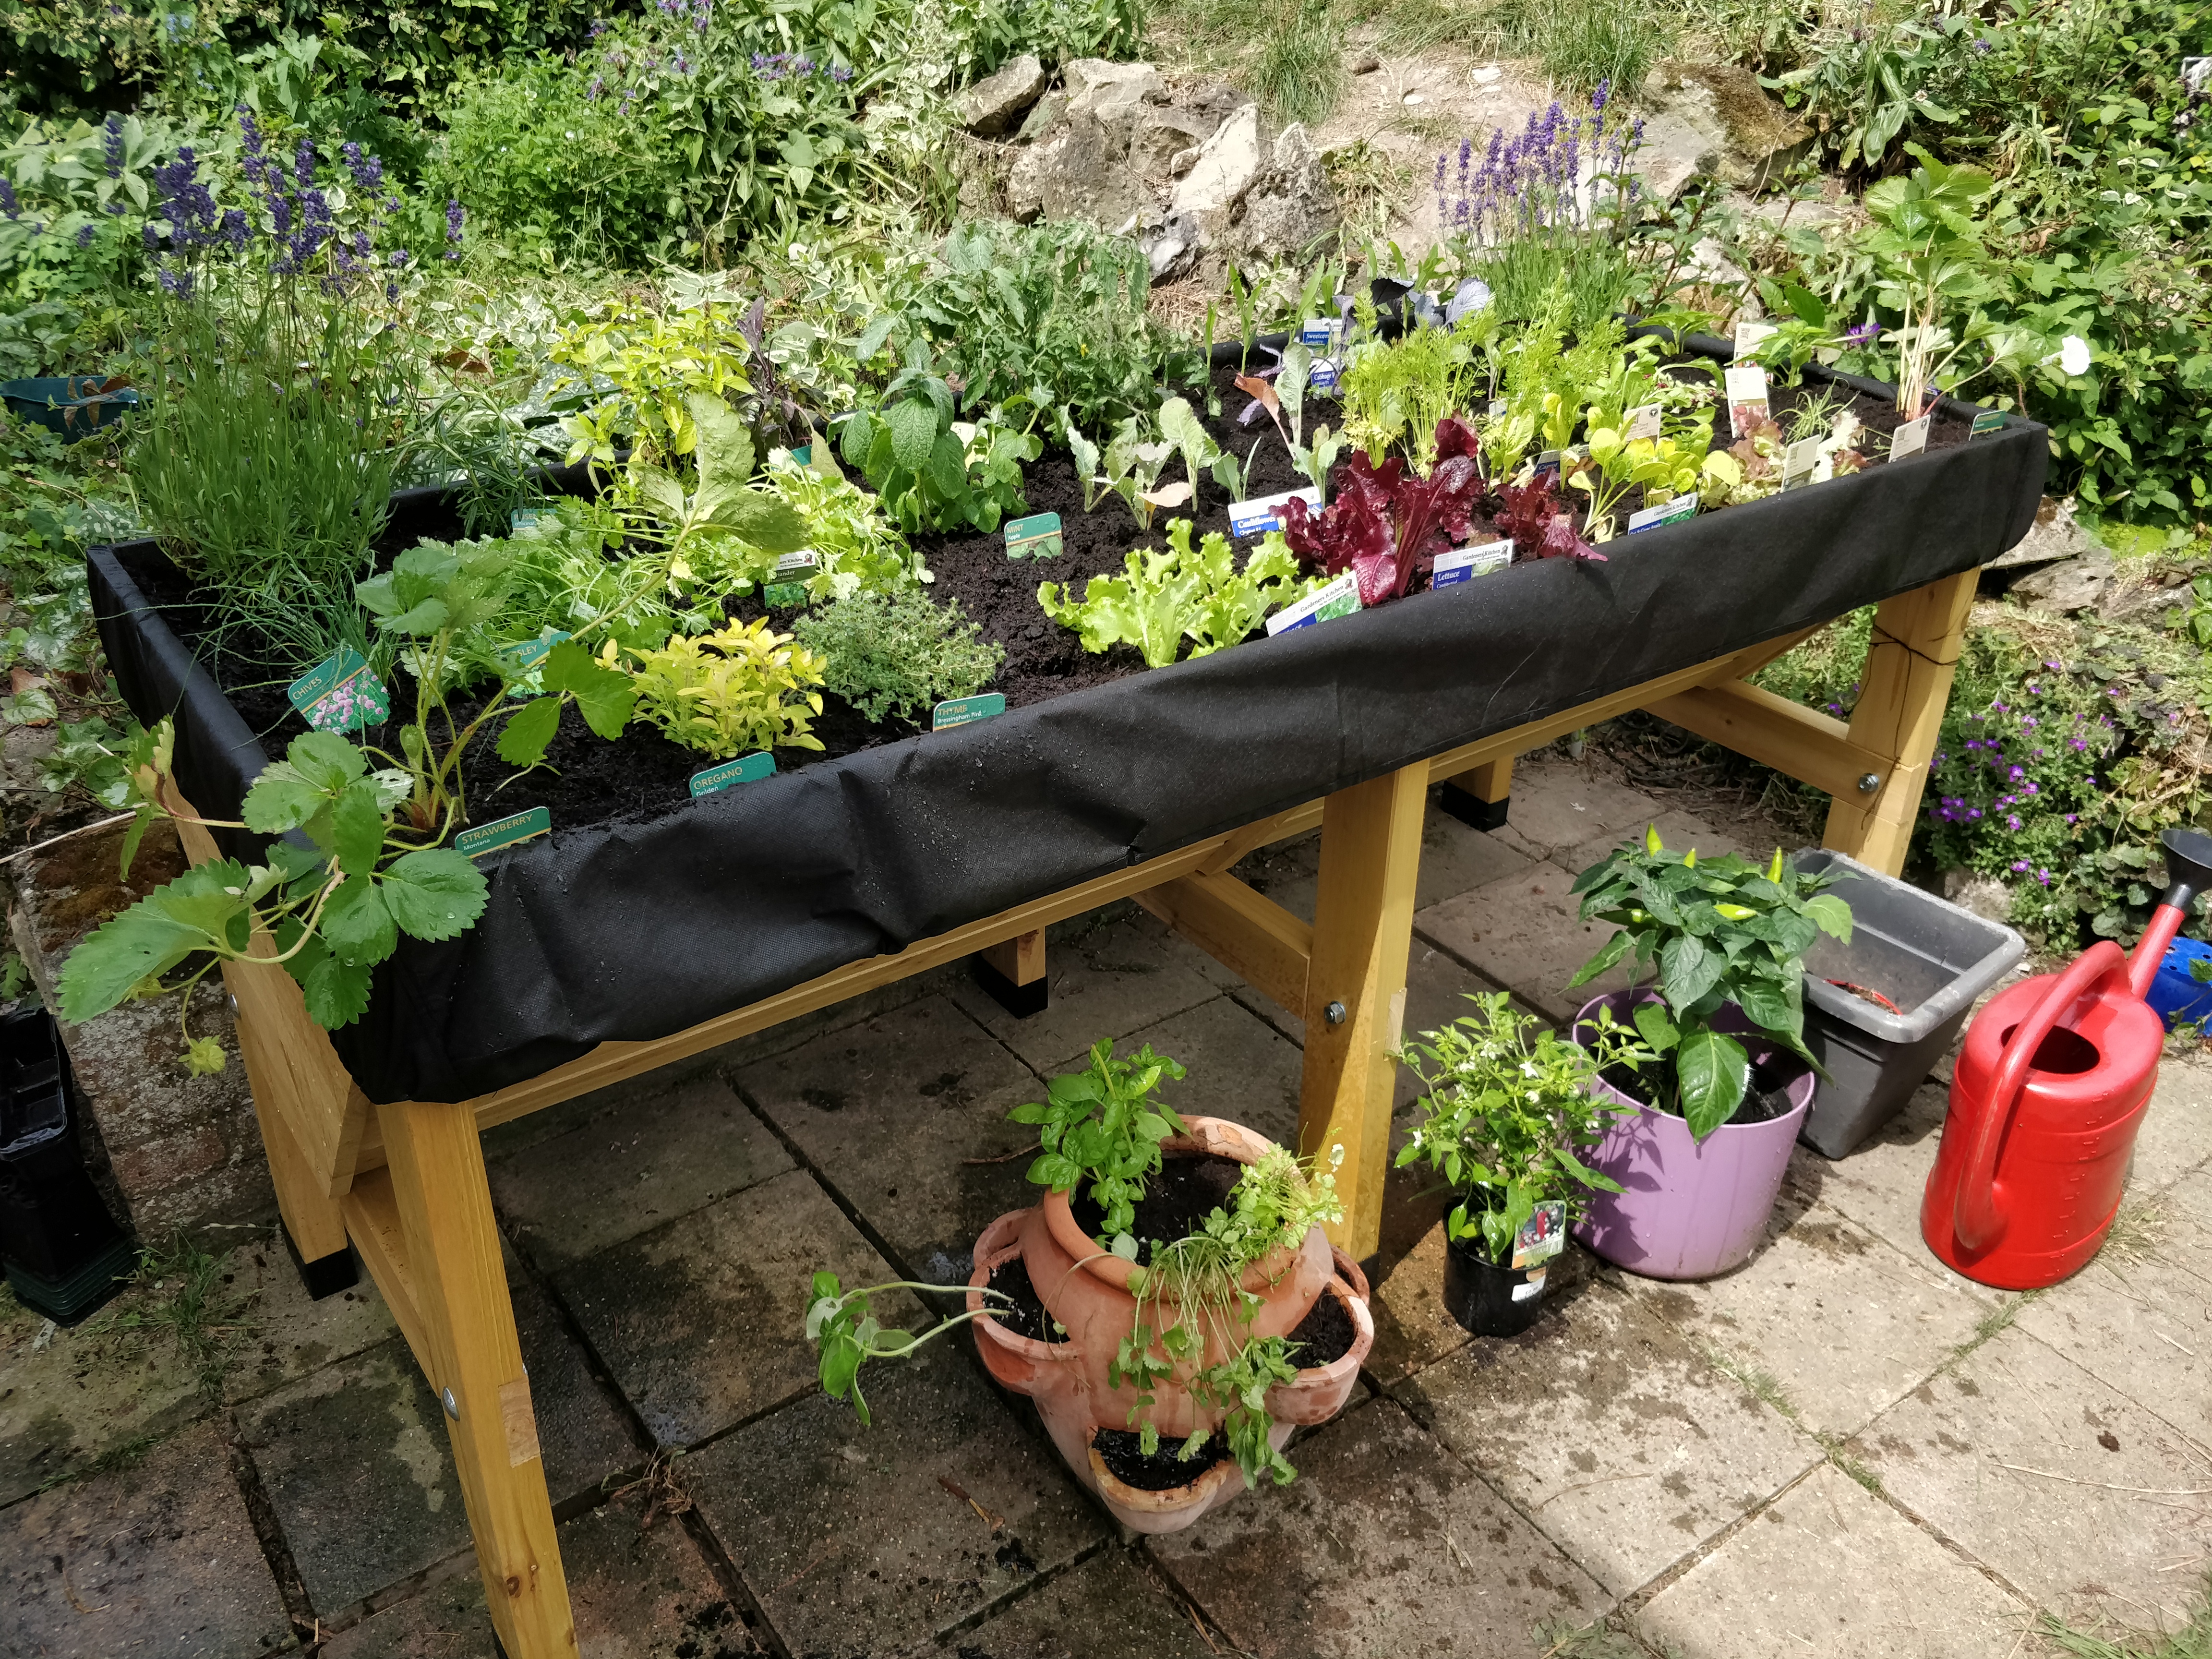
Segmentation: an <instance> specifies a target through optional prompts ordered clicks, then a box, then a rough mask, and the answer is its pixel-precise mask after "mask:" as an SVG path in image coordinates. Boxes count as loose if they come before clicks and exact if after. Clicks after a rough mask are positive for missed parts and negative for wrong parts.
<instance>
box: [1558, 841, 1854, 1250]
mask: <svg viewBox="0 0 2212 1659" xmlns="http://www.w3.org/2000/svg"><path fill="white" fill-rule="evenodd" d="M1827 884H1828V880H1827V878H1826V877H1825V876H1821V875H1809V874H1804V873H1801V872H1798V871H1796V870H1793V869H1792V868H1790V866H1789V865H1788V864H1787V863H1786V862H1785V861H1784V859H1783V856H1782V854H1781V852H1780V850H1779V849H1777V851H1776V853H1775V854H1774V858H1773V860H1772V862H1771V863H1770V864H1769V865H1767V866H1766V867H1765V868H1764V869H1761V868H1760V867H1759V866H1758V865H1756V864H1753V863H1752V862H1750V861H1749V860H1746V859H1741V858H1739V857H1737V856H1736V855H1735V854H1723V855H1722V856H1720V857H1718V858H1712V859H1705V860H1700V859H1699V857H1698V855H1697V853H1696V851H1695V850H1694V849H1693V850H1692V851H1690V852H1687V853H1675V852H1670V851H1669V850H1668V848H1666V847H1665V846H1663V845H1662V843H1661V842H1660V840H1659V834H1658V831H1657V830H1656V829H1647V830H1646V831H1645V833H1644V840H1643V842H1642V843H1641V844H1640V845H1638V844H1631V845H1629V846H1626V847H1623V848H1619V849H1617V850H1616V851H1614V852H1613V853H1612V854H1609V855H1608V856H1607V857H1606V858H1605V859H1604V860H1601V862H1599V863H1597V864H1595V865H1592V866H1590V867H1589V869H1587V870H1585V871H1583V872H1582V874H1581V875H1580V876H1578V877H1577V878H1576V879H1575V884H1574V891H1576V892H1577V893H1579V894H1581V895H1582V916H1583V920H1584V921H1610V922H1613V923H1615V924H1617V925H1618V926H1619V927H1620V932H1618V933H1614V934H1613V936H1612V937H1611V938H1609V939H1607V940H1606V942H1605V944H1604V945H1602V946H1601V947H1600V949H1599V951H1598V952H1597V954H1596V955H1595V956H1594V957H1591V958H1590V959H1589V961H1588V962H1587V963H1583V968H1582V971H1581V972H1580V973H1578V974H1577V975H1575V977H1574V979H1573V980H1572V981H1571V984H1570V987H1569V988H1572V987H1573V986H1577V985H1585V984H1588V983H1589V981H1591V980H1594V979H1595V978H1597V977H1598V975H1601V974H1603V973H1605V972H1607V970H1608V969H1612V968H1613V967H1615V966H1616V965H1618V964H1619V963H1622V962H1624V961H1626V960H1628V959H1629V958H1631V957H1633V958H1634V961H1635V963H1636V968H1637V975H1636V977H1637V979H1638V981H1642V980H1643V979H1644V976H1645V975H1656V977H1655V978H1654V980H1653V982H1652V983H1651V984H1650V985H1649V986H1644V985H1642V984H1640V983H1639V984H1638V987H1636V988H1632V989H1630V990H1626V991H1614V992H1611V993H1608V994H1606V995H1604V996H1601V997H1599V998H1597V999H1596V1000H1594V1001H1592V1002H1590V1003H1589V1004H1587V1005H1586V1006H1584V1007H1583V1010H1582V1012H1580V1013H1579V1014H1577V1016H1576V1019H1575V1027H1574V1037H1575V1041H1576V1042H1578V1043H1581V1044H1583V1046H1585V1047H1591V1048H1595V1043H1596V1042H1597V1040H1598V1034H1599V1032H1600V1031H1601V1029H1602V1027H1601V1024H1600V1011H1601V1010H1604V1011H1607V1012H1610V1013H1611V1014H1612V1015H1613V1017H1614V1018H1620V1017H1622V1016H1624V1015H1625V1016H1626V1017H1627V1018H1629V1019H1630V1020H1632V1022H1633V1023H1634V1024H1635V1027H1636V1030H1637V1031H1638V1034H1639V1035H1640V1036H1642V1037H1643V1039H1644V1042H1645V1043H1646V1044H1647V1045H1648V1046H1649V1048H1650V1049H1651V1051H1652V1055H1653V1057H1652V1058H1651V1059H1650V1060H1647V1061H1645V1062H1644V1065H1643V1066H1640V1067H1639V1068H1636V1069H1633V1070H1632V1069H1628V1068H1626V1067H1620V1066H1610V1065H1608V1066H1607V1067H1606V1068H1605V1070H1604V1074H1603V1076H1602V1078H1601V1082H1600V1085H1599V1086H1600V1087H1601V1088H1602V1089H1604V1090H1606V1091H1607V1092H1608V1093H1610V1094H1611V1095H1612V1096H1613V1098H1614V1099H1615V1100H1616V1101H1617V1102H1618V1103H1620V1104H1622V1105H1624V1106H1626V1107H1628V1108H1630V1109H1631V1113H1630V1115H1627V1116H1626V1117H1623V1118H1621V1119H1620V1120H1618V1121H1616V1122H1615V1123H1614V1125H1613V1127H1612V1128H1611V1129H1609V1130H1608V1131H1607V1134H1606V1136H1605V1139H1603V1140H1602V1141H1601V1143H1600V1144H1599V1145H1598V1146H1597V1147H1596V1148H1595V1150H1594V1151H1593V1152H1592V1153H1591V1155H1590V1160H1589V1161H1590V1164H1591V1165H1592V1166H1593V1167H1594V1168H1595V1169H1596V1170H1600V1171H1601V1173H1603V1174H1604V1175H1605V1176H1607V1178H1608V1179H1609V1180H1610V1181H1612V1182H1613V1183H1615V1190H1613V1191H1612V1192H1607V1193H1601V1194H1599V1195H1598V1196H1597V1197H1595V1199H1593V1200H1592V1201H1591V1202H1590V1204H1589V1208H1588V1210H1587V1211H1586V1212H1585V1213H1584V1215H1583V1220H1582V1222H1581V1225H1579V1226H1578V1227H1577V1229H1576V1237H1578V1238H1580V1239H1581V1240H1582V1241H1583V1243H1585V1244H1587V1245H1589V1248H1590V1249H1593V1250H1595V1251H1596V1252H1597V1254H1598V1255H1601V1256H1603V1257H1604V1258H1605V1259H1606V1260H1607V1261H1611V1262H1613V1263H1615V1264H1616V1265H1618V1266H1620V1267H1626V1268H1627V1269H1629V1270H1630V1271H1631V1272H1632V1273H1644V1274H1647V1275H1649V1276H1650V1277H1652V1278H1655V1279H1706V1278H1711V1276H1712V1275H1714V1274H1716V1273H1726V1272H1727V1271H1729V1269H1730V1268H1731V1267H1738V1266H1740V1265H1741V1263H1742V1262H1743V1261H1745V1260H1746V1259H1747V1257H1748V1256H1749V1255H1751V1252H1752V1249H1753V1246H1754V1245H1756V1244H1757V1243H1758V1242H1759V1235H1760V1233H1761V1232H1762V1231H1763V1230H1764V1229H1765V1225H1766V1218H1767V1214H1768V1212H1770V1211H1771V1210H1772V1209H1773V1207H1774V1200H1775V1196H1776V1194H1778V1193H1779V1192H1780V1191H1781V1189H1782V1175H1783V1171H1784V1169H1786V1168H1787V1167H1788V1165H1789V1162H1790V1147H1791V1146H1792V1145H1793V1144H1794V1143H1795V1142H1796V1138H1797V1131H1798V1129H1799V1127H1801V1126H1802V1124H1803V1122H1804V1120H1805V1114H1806V1111H1807V1110H1808V1109H1809V1108H1810V1106H1811V1105H1812V1103H1813V1088H1814V1073H1815V1071H1816V1070H1817V1069H1818V1068H1817V1065H1816V1062H1815V1061H1814V1059H1813V1056H1812V1054H1810V1053H1809V1052H1808V1050H1807V1048H1806V1047H1805V1036H1804V1024H1805V1009H1804V956H1805V952H1806V951H1808V949H1810V948H1811V946H1812V944H1813V941H1814V939H1817V938H1818V937H1819V936H1820V934H1821V933H1828V934H1830V935H1832V936H1833V937H1834V938H1835V939H1838V940H1840V941H1842V942H1844V943H1846V944H1848V943H1849V942H1850V934H1851V912H1850V906H1849V905H1847V904H1845V903H1844V902H1843V900H1841V899H1839V898H1838V897H1837V896H1835V895H1834V894H1832V893H1829V892H1826V891H1824V889H1825V888H1826V886H1827Z"/></svg>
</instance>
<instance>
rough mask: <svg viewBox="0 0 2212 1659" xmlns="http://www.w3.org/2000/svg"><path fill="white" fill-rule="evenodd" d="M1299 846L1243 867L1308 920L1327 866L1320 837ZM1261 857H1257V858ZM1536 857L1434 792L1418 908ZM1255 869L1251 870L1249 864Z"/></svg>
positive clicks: (1424, 831) (1424, 829)
mask: <svg viewBox="0 0 2212 1659" xmlns="http://www.w3.org/2000/svg"><path fill="white" fill-rule="evenodd" d="M1285 848H1294V849H1296V850H1294V851H1285V850H1282V849H1279V848H1268V849H1267V854H1255V855H1254V858H1253V859H1252V860H1247V861H1246V863H1244V864H1240V865H1239V866H1237V873H1238V874H1239V876H1240V877H1243V878H1244V879H1246V880H1248V881H1249V882H1250V884H1251V885H1252V886H1253V887H1254V888H1255V890H1258V891H1260V892H1262V893H1265V894H1266V895H1267V896H1268V897H1269V898H1271V899H1273V900H1274V901H1275V902H1276V903H1278V904H1279V905H1281V906H1282V907H1283V908H1285V910H1288V911H1289V912H1291V915H1295V916H1297V917H1298V918H1299V919H1301V920H1302V921H1312V920H1313V918H1314V895H1315V891H1316V887H1317V885H1318V881H1319V875H1320V870H1321V842H1320V838H1319V837H1318V836H1315V837H1312V838H1310V840H1309V839H1305V838H1301V840H1300V841H1298V842H1288V843H1285ZM1255 860H1256V861H1255ZM1533 862H1534V860H1532V859H1530V858H1529V857H1528V854H1526V853H1524V852H1522V851H1519V850H1517V849H1516V848H1514V847H1513V846H1512V845H1510V844H1509V843H1508V842H1505V841H1503V840H1501V839H1500V838H1499V837H1498V836H1496V835H1493V834H1486V833H1485V832H1484V831H1482V830H1480V829H1473V828H1470V827H1469V826H1468V825H1467V824H1464V823H1461V822H1460V821H1459V820H1458V819H1457V818H1455V817H1453V816H1452V815H1451V814H1450V813H1449V812H1447V811H1444V809H1443V807H1441V806H1439V805H1437V802H1436V799H1435V797H1434V796H1433V795H1432V796H1431V798H1430V800H1429V805H1428V811H1427V816H1426V817H1424V818H1423V820H1422V823H1421V867H1420V872H1419V875H1418V876H1417V877H1416V878H1415V882H1414V887H1413V903H1414V906H1415V908H1426V907H1427V906H1429V905H1431V904H1438V903H1441V902H1443V901H1444V900H1445V899H1448V898H1452V897H1455V896H1457V895H1459V894H1461V893H1464V892H1468V891H1470V890H1473V889H1474V888H1477V887H1480V886H1483V885H1485V884H1487V883H1490V882H1493V881H1498V880H1500V879H1502V878H1504V877H1507V876H1511V875H1517V874H1519V873H1520V872H1522V871H1523V870H1525V869H1527V868H1528V866H1529V865H1530V864H1531V863H1533ZM1248 868H1249V870H1250V872H1251V874H1250V875H1249V876H1248V875H1246V874H1245V872H1246V871H1247V869H1248Z"/></svg>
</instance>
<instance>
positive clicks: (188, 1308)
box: [84, 1237, 260, 1468]
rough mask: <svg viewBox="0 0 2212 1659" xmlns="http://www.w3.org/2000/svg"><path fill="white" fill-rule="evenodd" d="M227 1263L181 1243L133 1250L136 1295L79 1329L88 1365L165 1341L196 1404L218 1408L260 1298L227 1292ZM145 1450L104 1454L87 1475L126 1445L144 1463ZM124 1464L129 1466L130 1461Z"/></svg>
mask: <svg viewBox="0 0 2212 1659" xmlns="http://www.w3.org/2000/svg"><path fill="white" fill-rule="evenodd" d="M228 1259H229V1258H228V1253H226V1254H225V1255H219V1256H218V1255H210V1254H209V1253H208V1252H207V1251H205V1250H204V1249H200V1248H199V1246H197V1244H194V1243H191V1242H190V1241H189V1240H187V1239H185V1238H183V1237H176V1238H173V1239H171V1240H170V1241H169V1243H167V1244H163V1245H149V1246H147V1247H146V1248H145V1249H142V1250H140V1251H139V1253H138V1270H137V1273H133V1274H132V1275H131V1291H132V1292H135V1294H133V1295H131V1297H129V1298H128V1299H127V1300H126V1301H125V1302H124V1303H122V1304H118V1305H116V1306H113V1307H111V1308H109V1309H107V1310H106V1311H105V1312H102V1313H100V1314H99V1315H97V1316H94V1318H93V1319H92V1320H91V1321H90V1322H88V1324H87V1325H86V1326H85V1328H84V1335H85V1337H86V1338H87V1339H88V1340H89V1342H90V1346H89V1348H88V1361H87V1363H88V1364H93V1365H97V1364H102V1363H111V1364H118V1363H121V1362H122V1361H123V1360H124V1359H125V1358H126V1357H132V1358H135V1357H136V1356H137V1355H138V1354H141V1353H143V1352H145V1350H146V1348H147V1346H148V1345H149V1343H151V1342H152V1341H153V1340H155V1338H156V1337H157V1336H166V1337H167V1340H168V1341H169V1342H170V1343H171V1344H172V1345H173V1348H174V1351H175V1353H176V1356H177V1358H178V1361H179V1364H181V1365H182V1366H183V1367H184V1369H185V1370H186V1371H187V1372H188V1373H190V1375H191V1379H192V1383H193V1386H194V1387H195V1388H196V1389H197V1390H198V1391H199V1394H200V1395H201V1397H202V1398H203V1399H204V1400H205V1401H208V1403H210V1405H215V1404H220V1403H221V1401H222V1383H223V1378H224V1376H226V1375H227V1374H228V1371H229V1370H230V1364H231V1358H232V1356H233V1354H234V1352H235V1351H236V1349H237V1348H238V1346H239V1345H240V1342H241V1341H243V1340H244V1339H246V1337H247V1336H249V1335H251V1334H252V1333H253V1331H254V1330H255V1329H256V1328H257V1327H256V1326H255V1325H254V1323H253V1322H252V1321H251V1320H250V1319H249V1318H248V1317H247V1315H248V1314H249V1313H250V1312H251V1311H252V1306H253V1303H254V1301H255V1298H257V1297H258V1296H259V1295H260V1291H258V1290H251V1291H240V1290H237V1289H235V1288H234V1275H233V1274H231V1273H228V1272H226V1271H225V1263H226V1262H227V1261H228ZM150 1443H151V1441H150V1439H148V1440H145V1441H143V1442H137V1443H125V1445H124V1446H119V1447H117V1448H116V1449H114V1450H113V1451H111V1452H109V1453H106V1454H104V1455H103V1456H102V1458H101V1460H100V1463H96V1464H94V1468H100V1467H101V1466H102V1465H104V1464H105V1463H106V1460H107V1459H108V1458H111V1457H114V1456H117V1455H120V1454H121V1453H123V1452H125V1451H126V1450H128V1449H129V1448H130V1446H131V1445H132V1444H136V1445H137V1451H138V1454H140V1455H143V1452H144V1450H145V1448H146V1446H147V1445H149V1444H150ZM136 1461H137V1457H136V1455H134V1456H133V1457H132V1458H131V1462H136Z"/></svg>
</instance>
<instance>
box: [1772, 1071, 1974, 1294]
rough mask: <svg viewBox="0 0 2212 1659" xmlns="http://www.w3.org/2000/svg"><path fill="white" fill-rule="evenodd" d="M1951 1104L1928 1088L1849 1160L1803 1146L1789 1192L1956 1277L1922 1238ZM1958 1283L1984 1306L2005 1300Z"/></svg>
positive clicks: (1943, 1090) (1794, 1155) (1937, 1089)
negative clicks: (1925, 1199)
mask: <svg viewBox="0 0 2212 1659" xmlns="http://www.w3.org/2000/svg"><path fill="white" fill-rule="evenodd" d="M1949 1098H1950V1090H1949V1087H1948V1085H1943V1084H1938V1083H1925V1084H1923V1085H1921V1086H1920V1087H1919V1088H1917V1089H1915V1090H1914V1091H1912V1096H1911V1099H1910V1100H1908V1101H1907V1102H1906V1103H1905V1109H1904V1110H1902V1111H1901V1112H1899V1114H1898V1115H1896V1116H1895V1117H1893V1118H1892V1119H1891V1120H1890V1121H1889V1122H1888V1123H1887V1125H1886V1126H1885V1127H1882V1128H1881V1130H1879V1131H1878V1132H1877V1133H1875V1135H1874V1136H1872V1137H1871V1138H1870V1139H1869V1140H1868V1141H1867V1142H1866V1143H1865V1144H1864V1145H1863V1146H1861V1147H1860V1148H1859V1149H1858V1150H1857V1152H1853V1153H1852V1154H1851V1155H1850V1157H1849V1158H1836V1159H1829V1158H1823V1157H1821V1156H1820V1153H1818V1152H1814V1150H1813V1149H1812V1148H1811V1147H1809V1146H1804V1145H1802V1144H1800V1145H1799V1146H1796V1148H1795V1149H1794V1150H1793V1151H1792V1152H1790V1173H1789V1176H1788V1177H1787V1180H1786V1186H1787V1188H1788V1189H1789V1190H1790V1191H1791V1192H1794V1193H1795V1194H1797V1195H1798V1196H1799V1198H1800V1199H1801V1200H1803V1201H1804V1202H1807V1203H1815V1202H1817V1203H1820V1204H1824V1205H1826V1206H1827V1207H1828V1208H1830V1209H1832V1210H1836V1211H1839V1212H1841V1213H1843V1214H1844V1215H1846V1216H1849V1217H1850V1218H1851V1219H1852V1220H1853V1221H1856V1222H1857V1223H1858V1225H1860V1226H1862V1227H1863V1228H1865V1229H1866V1230H1867V1231H1869V1232H1870V1233H1872V1234H1874V1235H1875V1237H1877V1238H1880V1239H1881V1240H1882V1241H1883V1242H1884V1243H1887V1244H1888V1245H1890V1246H1891V1247H1892V1248H1893V1249H1896V1250H1897V1251H1899V1253H1900V1254H1902V1255H1906V1256H1909V1257H1910V1258H1911V1259H1912V1260H1913V1261H1917V1262H1921V1263H1923V1264H1925V1265H1927V1266H1929V1267H1931V1268H1933V1269H1935V1270H1936V1271H1938V1272H1942V1273H1949V1271H1950V1270H1949V1269H1948V1268H1946V1267H1943V1266H1942V1263H1941V1262H1939V1261H1936V1256H1935V1255H1934V1253H1933V1252H1932V1251H1930V1250H1929V1248H1928V1245H1927V1242H1926V1241H1925V1240H1924V1239H1923V1238H1922V1237H1921V1236H1920V1199H1921V1194H1923V1192H1924V1191H1925V1190H1926V1189H1927V1186H1928V1172H1929V1170H1932V1169H1934V1168H1935V1167H1936V1146H1937V1145H1938V1143H1940V1142H1941V1141H1942V1138H1943V1113H1944V1108H1945V1105H1946V1103H1948V1100H1949ZM1952 1276H1953V1277H1954V1279H1955V1278H1958V1276H1957V1275H1955V1274H1954V1275H1952ZM1958 1284H1959V1285H1960V1288H1961V1289H1962V1290H1964V1291H1966V1294H1968V1295H1969V1296H1972V1297H1977V1298H1978V1299H1979V1300H1980V1301H1982V1302H1983V1303H1984V1304H1995V1303H1996V1302H1997V1301H1998V1300H1999V1299H2000V1293H1999V1292H1997V1291H1993V1290H1991V1289H1990V1288H1989V1287H1988V1286H1986V1285H1976V1284H1974V1283H1973V1282H1972V1280H1970V1279H1958Z"/></svg>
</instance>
